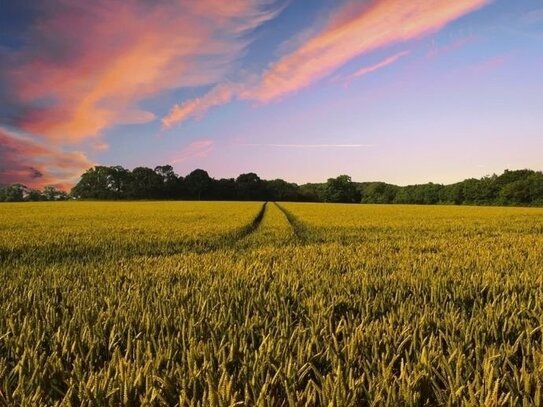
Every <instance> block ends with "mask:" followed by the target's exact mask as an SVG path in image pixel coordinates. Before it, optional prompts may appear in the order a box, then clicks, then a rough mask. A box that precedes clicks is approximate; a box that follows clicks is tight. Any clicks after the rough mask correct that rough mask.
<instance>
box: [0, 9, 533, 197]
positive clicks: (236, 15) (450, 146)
mask: <svg viewBox="0 0 543 407" xmlns="http://www.w3.org/2000/svg"><path fill="white" fill-rule="evenodd" d="M430 3H431V4H430ZM0 4H1V5H0V27H3V28H2V31H0V106H1V108H0V183H2V182H23V183H26V184H28V185H31V186H43V185H46V184H56V185H59V186H64V187H69V186H70V185H71V184H73V182H75V181H76V180H77V177H78V176H79V175H80V174H81V173H82V172H83V171H84V170H85V169H86V168H88V167H90V166H92V165H96V164H106V165H114V164H115V165H116V164H120V165H123V166H125V167H128V168H133V167H136V166H141V165H144V166H149V167H154V166H156V165H161V164H166V163H171V164H172V165H174V168H175V169H176V171H177V172H178V173H180V174H182V175H183V174H186V173H188V172H189V171H191V170H193V169H195V168H204V169H206V170H208V171H209V172H210V174H211V175H212V176H214V177H235V176H237V175H238V174H240V173H243V172H250V171H252V172H256V173H258V174H259V175H260V176H261V177H263V178H268V179H271V178H277V177H280V178H284V179H286V180H289V181H293V182H298V183H303V182H315V181H323V180H325V179H326V178H328V177H331V176H336V175H339V174H349V175H351V176H352V177H353V179H355V180H357V181H368V180H382V181H387V182H393V183H397V184H412V183H421V182H427V181H433V182H443V183H449V182H454V181H458V180H461V179H464V178H467V177H480V176H483V175H486V174H491V173H494V172H501V171H503V170H504V169H506V168H508V169H516V168H526V167H528V168H533V169H542V167H543V162H542V161H543V159H542V158H541V154H540V152H541V151H543V115H542V114H541V112H543V80H542V79H541V72H543V4H541V2H540V1H537V0H523V1H518V2H512V1H508V0H495V1H487V0H459V1H457V2H450V1H448V0H437V1H434V2H427V1H423V0H414V1H410V2H405V1H400V0H373V1H362V0H359V1H349V0H346V1H338V2H331V1H324V0H319V1H312V2H310V4H311V6H308V4H309V3H308V2H305V1H301V0H292V1H289V2H287V1H272V0H236V1H232V2H228V3H225V2H221V1H219V0H202V1H201V2H196V3H190V2H180V1H179V2H177V1H173V0H171V1H170V0H166V1H163V2H157V3H148V2H144V1H138V0H132V1H127V2H119V3H117V2H115V3H113V2H106V1H96V2H79V1H73V2H70V3H66V2H63V1H61V0H52V1H47V2H46V1H42V2H40V1H38V2H34V3H30V2H3V3H0Z"/></svg>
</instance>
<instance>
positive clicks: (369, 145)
mask: <svg viewBox="0 0 543 407" xmlns="http://www.w3.org/2000/svg"><path fill="white" fill-rule="evenodd" d="M239 145H240V146H249V147H277V148H368V147H374V145H373V144H275V143H242V144H239Z"/></svg>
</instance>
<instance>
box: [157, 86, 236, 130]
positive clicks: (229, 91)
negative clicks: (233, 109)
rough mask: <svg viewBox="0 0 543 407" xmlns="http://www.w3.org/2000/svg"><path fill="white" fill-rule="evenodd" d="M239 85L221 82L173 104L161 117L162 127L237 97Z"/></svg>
mask: <svg viewBox="0 0 543 407" xmlns="http://www.w3.org/2000/svg"><path fill="white" fill-rule="evenodd" d="M239 91H240V86H239V85H236V84H231V83H223V84H220V85H217V86H216V87H214V88H213V89H212V90H211V91H210V92H208V93H206V94H205V95H204V96H202V97H200V98H196V99H192V100H188V101H186V102H184V103H181V104H178V105H175V106H174V107H172V109H171V110H170V113H169V114H168V115H167V116H166V117H164V118H163V119H162V124H163V125H164V127H170V126H171V125H172V124H174V123H177V122H183V121H185V120H187V119H188V118H198V117H201V116H203V115H204V114H205V113H206V112H207V111H208V110H209V109H210V108H212V107H213V106H220V105H224V104H226V103H228V102H230V101H231V100H232V99H233V98H235V97H237V95H238V93H239Z"/></svg>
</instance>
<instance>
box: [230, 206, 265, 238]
mask: <svg viewBox="0 0 543 407" xmlns="http://www.w3.org/2000/svg"><path fill="white" fill-rule="evenodd" d="M267 205H268V201H266V202H264V204H263V205H262V207H261V208H260V211H258V213H257V215H256V217H255V218H254V219H253V221H252V222H251V223H250V224H248V225H247V226H245V227H243V228H242V229H241V230H239V231H238V232H234V236H232V244H234V243H235V242H237V241H238V240H241V239H243V238H245V237H247V236H249V235H250V234H251V233H254V232H255V231H256V230H257V229H258V227H259V226H260V224H261V223H262V219H264V215H265V213H266V206H267Z"/></svg>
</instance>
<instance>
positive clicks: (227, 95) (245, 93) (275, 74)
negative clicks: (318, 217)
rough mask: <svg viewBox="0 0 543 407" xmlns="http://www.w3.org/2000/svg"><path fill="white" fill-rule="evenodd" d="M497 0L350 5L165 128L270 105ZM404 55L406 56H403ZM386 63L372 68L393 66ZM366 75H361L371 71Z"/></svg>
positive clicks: (179, 111)
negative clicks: (257, 71) (219, 109)
mask: <svg viewBox="0 0 543 407" xmlns="http://www.w3.org/2000/svg"><path fill="white" fill-rule="evenodd" d="M491 1H492V0H455V1H451V0H434V1H428V0H409V1H405V0H373V1H371V2H360V1H357V0H351V1H348V2H347V3H346V4H344V5H343V6H342V7H340V8H339V9H338V10H336V12H335V13H334V14H333V15H332V16H331V18H330V20H329V22H328V24H327V25H326V26H325V27H324V28H323V29H322V30H321V31H320V32H318V33H317V34H315V35H313V36H312V37H310V38H309V39H308V40H307V41H306V42H304V43H303V44H302V45H300V46H299V47H298V48H297V49H296V50H295V51H293V52H291V53H289V54H287V55H285V56H283V57H282V58H280V59H279V60H278V61H277V62H276V63H274V64H272V65H271V66H270V68H269V69H268V70H266V71H265V72H264V73H263V74H262V76H261V78H260V80H258V81H257V82H256V83H255V84H244V86H240V85H236V86H232V85H229V87H228V89H229V92H224V89H221V88H220V86H219V87H217V88H215V89H213V90H212V91H211V92H210V93H208V94H207V95H204V96H203V97H201V98H199V99H196V100H192V101H187V102H185V103H183V104H181V105H177V106H175V107H174V108H173V109H172V111H171V112H170V114H169V115H168V116H167V117H166V118H164V119H163V123H164V124H165V125H166V126H171V125H172V124H173V123H176V122H182V121H184V120H186V119H188V118H190V117H198V116H201V115H202V114H203V113H205V112H206V111H207V110H208V109H209V108H211V107H214V106H217V105H219V104H223V103H228V102H229V101H231V100H233V99H243V100H256V101H259V102H269V101H272V100H274V99H278V98H280V97H282V96H284V95H287V94H290V93H294V92H296V91H298V90H300V89H302V88H305V87H307V86H309V85H311V84H312V83H314V82H316V81H318V80H320V79H322V78H324V77H326V76H327V75H329V74H330V73H332V72H333V71H335V70H336V69H337V68H339V67H341V66H342V65H344V64H345V63H347V62H349V61H351V60H352V59H354V58H356V57H358V56H360V55H363V54H367V53H370V52H372V51H375V50H377V49H380V48H384V47H387V46H390V45H392V44H395V43H400V42H405V41H409V40H414V39H417V38H420V37H422V36H425V35H428V34H430V33H433V32H435V31H438V30H439V29H441V28H443V27H444V26H445V25H447V24H448V23H450V22H451V21H453V20H455V19H457V18H459V17H461V16H463V15H465V14H468V13H470V12H472V11H474V10H476V9H478V8H480V7H482V6H484V5H486V4H488V3H490V2H491ZM402 56H403V55H402ZM400 57H401V56H395V57H393V58H395V59H394V60H389V61H383V63H382V64H380V65H379V66H376V67H371V69H372V70H375V69H379V68H381V67H383V66H385V65H387V64H390V63H392V62H394V61H395V60H397V59H399V58H400ZM369 72H370V71H365V72H364V71H361V72H359V74H358V76H361V75H363V74H366V73H369Z"/></svg>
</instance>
